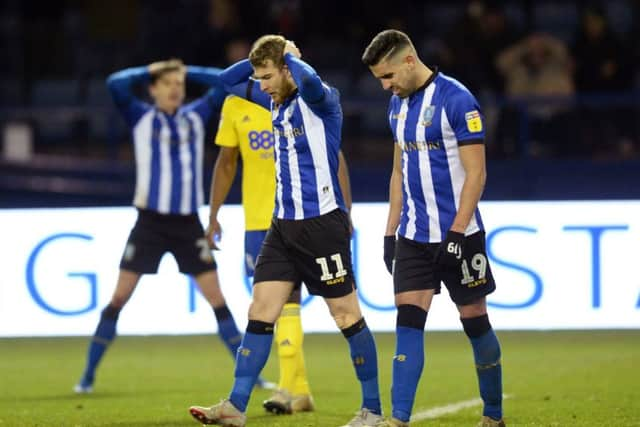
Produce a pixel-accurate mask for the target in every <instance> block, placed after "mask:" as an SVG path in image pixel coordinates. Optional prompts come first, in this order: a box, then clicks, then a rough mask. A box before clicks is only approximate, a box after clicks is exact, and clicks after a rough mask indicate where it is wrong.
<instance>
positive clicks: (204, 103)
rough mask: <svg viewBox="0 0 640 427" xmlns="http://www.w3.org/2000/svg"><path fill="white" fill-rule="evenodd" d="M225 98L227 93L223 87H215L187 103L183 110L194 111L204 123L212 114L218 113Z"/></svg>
mask: <svg viewBox="0 0 640 427" xmlns="http://www.w3.org/2000/svg"><path fill="white" fill-rule="evenodd" d="M226 96H227V91H226V90H225V89H224V88H223V87H221V86H215V87H213V88H211V89H209V91H207V93H206V94H204V96H202V97H200V98H198V99H196V100H195V101H193V102H191V103H189V104H188V105H187V106H186V107H185V109H187V110H192V111H195V112H196V113H197V114H198V115H199V116H200V117H201V118H202V121H203V122H205V123H206V122H207V121H208V120H209V119H210V118H211V116H212V115H213V114H214V113H217V112H218V111H220V108H222V103H223V102H224V99H225V97H226Z"/></svg>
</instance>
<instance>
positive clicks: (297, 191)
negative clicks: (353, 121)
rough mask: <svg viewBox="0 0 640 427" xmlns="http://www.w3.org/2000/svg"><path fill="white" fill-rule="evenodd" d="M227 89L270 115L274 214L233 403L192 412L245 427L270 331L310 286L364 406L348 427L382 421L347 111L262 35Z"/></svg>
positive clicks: (226, 74)
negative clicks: (358, 246)
mask: <svg viewBox="0 0 640 427" xmlns="http://www.w3.org/2000/svg"><path fill="white" fill-rule="evenodd" d="M251 75H253V76H254V77H255V78H256V79H257V80H258V81H259V88H258V87H257V86H258V85H254V80H251V79H250V78H249V77H250V76H251ZM220 77H221V79H222V81H223V83H224V84H225V88H227V89H228V90H230V91H232V92H233V93H236V94H240V95H244V96H245V97H247V99H249V100H250V101H252V102H255V103H257V104H260V105H262V106H263V107H265V108H269V109H270V111H271V116H272V123H273V133H274V137H275V151H274V153H275V160H276V204H275V211H274V213H275V215H274V218H273V219H272V222H271V226H270V228H269V231H268V232H267V236H266V238H265V240H264V244H263V245H262V248H261V249H260V255H259V257H258V260H257V264H256V268H255V276H254V287H253V301H252V303H251V306H250V308H249V323H248V325H247V331H246V334H245V336H244V338H243V341H242V344H241V346H240V349H239V350H238V357H237V360H236V370H235V382H234V385H233V389H232V390H231V393H230V396H229V398H228V399H225V400H223V401H222V402H221V403H219V404H217V405H214V406H211V407H201V406H192V407H191V408H190V412H191V414H192V415H193V417H194V418H196V419H197V420H198V421H200V422H201V423H203V424H217V425H222V426H244V425H245V423H246V415H245V411H246V407H247V404H248V401H249V398H250V395H251V390H252V387H253V383H254V381H255V379H256V376H257V375H258V373H259V372H260V370H261V369H262V367H263V366H264V364H265V363H266V361H267V358H268V356H269V350H270V347H271V342H272V339H273V330H274V323H275V321H276V319H277V318H278V316H279V315H280V313H281V311H282V307H283V306H284V304H285V303H286V301H287V299H288V298H289V296H290V295H291V292H292V290H294V289H298V288H299V287H300V285H301V282H302V281H304V283H305V285H306V287H307V289H308V291H309V293H311V294H313V295H320V296H322V297H323V298H324V300H325V301H326V303H327V305H328V307H329V311H330V313H331V315H332V316H333V318H334V320H335V322H336V324H337V326H338V328H340V330H341V331H342V333H343V334H344V336H345V338H346V339H347V341H348V343H349V347H350V349H351V358H352V361H353V365H354V367H355V371H356V375H357V377H358V379H359V380H360V383H361V389H362V397H363V400H362V405H361V410H360V411H359V413H358V415H357V416H356V417H355V418H353V419H352V420H351V421H350V422H349V423H348V424H347V426H373V425H376V423H378V422H380V421H381V420H382V419H383V418H382V416H381V408H380V396H379V391H378V369H377V354H376V347H375V342H374V339H373V335H372V334H371V332H370V330H369V328H368V327H367V325H366V323H365V320H364V318H363V317H362V313H361V311H360V306H359V303H358V298H357V296H356V292H355V283H354V277H353V271H352V266H351V247H350V234H351V233H350V221H349V216H348V214H347V209H346V206H345V201H344V198H343V194H342V191H341V189H340V186H339V182H338V181H339V178H338V163H339V160H338V157H339V155H338V153H339V150H340V137H341V127H342V109H341V107H340V102H339V94H338V92H337V90H336V89H334V88H332V87H330V86H328V85H327V84H325V83H323V82H322V81H321V80H320V77H319V76H318V74H317V73H316V72H315V70H314V69H313V68H311V66H309V65H308V64H307V63H306V62H304V61H302V60H301V59H300V51H299V50H298V48H297V47H296V46H295V44H294V43H293V42H291V41H287V40H285V39H284V37H282V36H276V35H266V36H263V37H261V38H259V39H258V40H257V41H256V42H255V43H254V45H253V47H252V50H251V52H250V54H249V60H244V61H240V62H238V63H236V64H234V65H232V66H231V67H229V68H227V69H226V70H225V71H223V72H222V73H221V74H220Z"/></svg>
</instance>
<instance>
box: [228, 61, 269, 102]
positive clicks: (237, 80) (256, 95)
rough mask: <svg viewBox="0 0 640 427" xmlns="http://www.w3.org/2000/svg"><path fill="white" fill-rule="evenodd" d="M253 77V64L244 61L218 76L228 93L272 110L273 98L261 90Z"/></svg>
mask: <svg viewBox="0 0 640 427" xmlns="http://www.w3.org/2000/svg"><path fill="white" fill-rule="evenodd" d="M252 75H253V67H252V66H251V63H250V62H249V60H248V59H243V60H242V61H238V62H236V63H235V64H233V65H230V66H229V67H227V68H225V69H224V70H222V71H221V72H220V74H219V75H218V76H219V78H220V82H221V83H222V85H223V86H224V89H225V90H226V91H227V92H229V93H231V94H233V95H236V96H239V97H240V98H244V99H246V100H247V101H250V102H253V103H254V104H258V105H260V106H261V107H263V108H266V109H267V110H270V109H271V97H269V95H268V94H266V93H264V92H263V91H261V90H260V84H256V81H255V80H253V79H252V78H251V76H252Z"/></svg>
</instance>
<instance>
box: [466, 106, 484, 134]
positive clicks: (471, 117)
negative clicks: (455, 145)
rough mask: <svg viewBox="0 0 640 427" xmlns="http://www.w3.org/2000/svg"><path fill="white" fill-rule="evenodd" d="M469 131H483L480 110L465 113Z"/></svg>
mask: <svg viewBox="0 0 640 427" xmlns="http://www.w3.org/2000/svg"><path fill="white" fill-rule="evenodd" d="M464 119H465V121H466V122H467V129H468V130H469V132H482V119H481V118H480V113H479V112H478V110H473V111H469V112H467V113H465V114H464Z"/></svg>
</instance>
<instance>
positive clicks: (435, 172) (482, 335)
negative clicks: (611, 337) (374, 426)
mask: <svg viewBox="0 0 640 427" xmlns="http://www.w3.org/2000/svg"><path fill="white" fill-rule="evenodd" d="M362 61H363V62H364V64H365V65H367V66H368V67H369V69H370V70H371V73H372V74H373V75H374V77H376V78H377V79H378V80H380V82H381V83H382V87H383V89H385V90H390V91H391V92H392V93H393V96H392V97H391V100H390V102H389V124H390V126H391V131H392V132H393V136H394V140H395V151H394V159H393V171H392V174H391V180H390V184H389V187H390V188H389V215H388V219H387V228H386V234H385V238H384V261H385V263H386V265H387V269H388V270H389V272H390V273H392V274H393V283H394V292H395V304H396V307H397V308H398V314H397V323H396V355H395V357H394V360H393V385H392V388H391V402H392V406H393V408H392V417H391V418H389V419H388V420H386V423H385V424H382V425H384V426H396V427H398V426H407V425H409V418H410V415H411V409H412V406H413V402H414V398H415V393H416V388H417V386H418V380H419V378H420V375H421V374H422V368H423V365H424V326H425V323H426V319H427V312H428V310H429V307H430V305H431V301H432V298H433V295H434V294H436V293H439V292H440V282H441V281H442V282H444V284H445V286H446V287H447V289H448V291H449V295H450V296H451V299H452V300H453V302H454V303H455V304H456V306H457V308H458V311H459V312H460V319H461V322H462V326H463V328H464V331H465V333H466V334H467V336H468V337H469V341H470V342H471V346H472V348H473V355H474V358H475V365H476V371H477V375H478V382H479V385H480V396H481V397H482V400H483V402H484V410H483V417H482V420H481V421H480V423H479V424H478V425H479V426H486V427H489V426H504V425H505V423H504V421H503V420H502V368H501V365H500V344H499V343H498V339H497V338H496V335H495V333H494V331H493V329H492V328H491V324H490V323H489V317H488V315H487V304H486V300H485V297H486V295H488V294H489V293H491V292H493V291H494V290H495V283H494V280H493V276H492V274H491V269H490V267H489V263H488V262H487V254H486V251H485V233H484V226H483V225H482V219H481V217H480V212H479V210H478V201H479V200H480V196H481V194H482V190H483V187H484V183H485V177H486V170H485V151H484V129H483V122H482V114H481V112H480V107H479V105H478V102H477V101H476V99H475V98H474V97H473V95H472V94H471V93H470V92H469V90H468V89H467V88H466V87H464V86H463V85H462V84H461V83H460V82H458V81H457V80H455V79H453V78H451V77H448V76H446V75H444V74H443V73H441V72H439V71H438V69H437V68H433V69H432V68H429V67H427V66H425V65H424V64H423V63H422V62H421V61H420V58H419V57H418V54H417V53H416V50H415V48H414V46H413V44H412V43H411V40H410V39H409V37H408V36H407V35H406V34H404V33H402V32H400V31H396V30H386V31H382V32H381V33H379V34H378V35H376V36H375V37H374V38H373V40H372V41H371V43H370V44H369V46H368V47H367V48H366V50H365V51H364V54H363V56H362ZM396 233H397V235H398V237H397V240H396Z"/></svg>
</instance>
